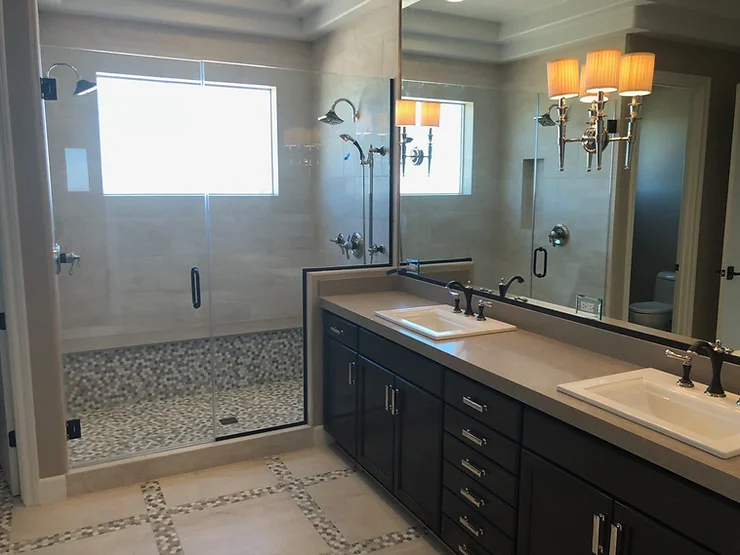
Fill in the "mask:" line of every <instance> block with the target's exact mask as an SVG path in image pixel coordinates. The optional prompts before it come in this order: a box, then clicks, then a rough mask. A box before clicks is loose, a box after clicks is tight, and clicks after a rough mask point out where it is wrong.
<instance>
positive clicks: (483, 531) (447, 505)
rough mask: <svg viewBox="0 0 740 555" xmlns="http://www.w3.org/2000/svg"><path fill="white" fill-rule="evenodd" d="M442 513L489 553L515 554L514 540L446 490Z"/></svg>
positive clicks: (444, 491) (443, 494) (443, 495)
mask: <svg viewBox="0 0 740 555" xmlns="http://www.w3.org/2000/svg"><path fill="white" fill-rule="evenodd" d="M442 512H443V513H444V514H446V515H447V516H448V517H449V518H450V519H451V520H452V522H454V523H455V524H457V525H458V526H459V527H460V529H461V530H462V531H463V532H465V533H466V534H467V535H468V536H469V537H470V538H472V539H474V540H475V541H477V542H478V543H480V544H481V545H482V546H483V547H484V548H485V549H487V550H488V551H490V552H492V553H496V555H513V554H514V545H515V544H514V540H512V539H511V538H509V537H508V536H507V535H506V534H504V533H503V532H502V531H501V530H499V529H498V528H496V527H495V526H494V525H493V524H491V523H490V522H488V521H487V520H486V519H485V518H483V517H482V516H480V514H479V513H477V512H476V511H475V510H474V509H472V508H471V507H469V506H468V505H466V504H465V502H463V500H462V499H460V498H458V497H457V496H456V495H455V494H454V493H452V492H451V491H450V490H448V489H446V488H445V489H444V490H443V491H442Z"/></svg>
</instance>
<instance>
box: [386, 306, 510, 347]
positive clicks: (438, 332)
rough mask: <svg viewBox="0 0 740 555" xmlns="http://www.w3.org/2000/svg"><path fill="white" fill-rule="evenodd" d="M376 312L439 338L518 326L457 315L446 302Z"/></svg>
mask: <svg viewBox="0 0 740 555" xmlns="http://www.w3.org/2000/svg"><path fill="white" fill-rule="evenodd" d="M375 315H376V316H378V317H380V318H383V319H384V320H388V321H390V322H393V323H394V324H398V325H399V326H402V327H404V328H406V329H409V330H412V331H415V332H417V333H420V334H422V335H425V336H426V337H429V338H431V339H434V340H437V341H440V340H443V339H457V338H460V337H471V336H474V335H487V334H489V333H502V332H505V331H515V330H516V326H512V325H511V324H506V323H504V322H499V321H498V320H493V319H491V318H486V320H485V321H484V322H479V321H478V320H476V319H475V318H474V317H468V316H464V315H463V314H455V313H454V312H452V307H451V306H447V305H436V306H421V307H417V308H400V309H397V310H378V311H376V312H375Z"/></svg>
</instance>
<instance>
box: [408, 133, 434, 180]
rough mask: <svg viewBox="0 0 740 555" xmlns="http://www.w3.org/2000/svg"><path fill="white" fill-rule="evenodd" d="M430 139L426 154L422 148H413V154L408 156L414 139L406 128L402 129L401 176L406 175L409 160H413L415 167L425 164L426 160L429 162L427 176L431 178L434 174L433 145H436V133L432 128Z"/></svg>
mask: <svg viewBox="0 0 740 555" xmlns="http://www.w3.org/2000/svg"><path fill="white" fill-rule="evenodd" d="M428 139H429V143H428V145H427V152H426V153H424V151H423V150H422V149H420V148H413V149H411V154H408V145H409V143H411V142H412V141H413V140H414V139H413V138H412V137H409V136H408V133H407V132H406V127H405V126H404V127H402V128H401V174H402V175H406V159H407V158H409V159H411V163H412V164H413V165H414V166H421V165H422V164H423V163H424V160H426V161H427V176H430V175H431V174H432V150H433V144H434V131H433V129H432V128H431V127H430V128H429V135H428Z"/></svg>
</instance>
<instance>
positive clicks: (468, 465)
mask: <svg viewBox="0 0 740 555" xmlns="http://www.w3.org/2000/svg"><path fill="white" fill-rule="evenodd" d="M460 464H461V465H462V467H463V468H464V469H465V470H467V471H468V472H470V473H471V474H474V475H475V476H477V477H478V478H483V476H485V475H486V471H485V470H483V469H482V468H477V467H476V466H474V465H473V464H472V463H471V462H470V461H469V460H468V459H461V460H460Z"/></svg>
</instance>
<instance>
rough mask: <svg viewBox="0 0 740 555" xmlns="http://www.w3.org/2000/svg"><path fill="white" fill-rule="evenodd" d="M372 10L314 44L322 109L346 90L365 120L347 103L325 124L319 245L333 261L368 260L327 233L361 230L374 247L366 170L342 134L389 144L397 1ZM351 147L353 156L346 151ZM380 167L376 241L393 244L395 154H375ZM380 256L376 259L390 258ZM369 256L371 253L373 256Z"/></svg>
mask: <svg viewBox="0 0 740 555" xmlns="http://www.w3.org/2000/svg"><path fill="white" fill-rule="evenodd" d="M374 4H375V5H374V7H373V11H372V12H370V13H366V14H364V15H363V16H362V17H361V18H359V19H357V20H355V21H354V22H352V23H349V24H347V25H345V26H343V27H340V28H338V29H336V30H334V31H333V32H331V33H330V34H328V35H326V36H325V37H323V38H321V39H319V40H318V41H317V42H316V43H315V45H314V67H315V68H316V69H317V70H319V71H320V72H321V77H320V79H319V83H318V86H317V94H316V104H315V106H316V108H315V110H314V111H315V112H316V114H317V115H320V114H324V113H325V112H326V111H327V110H328V109H329V108H330V107H331V105H332V103H333V102H334V101H335V100H336V99H337V98H340V97H345V98H348V99H350V100H351V101H352V102H353V103H354V104H355V106H356V107H357V109H358V111H359V112H360V119H359V121H357V122H352V119H351V109H350V108H349V106H348V105H346V104H345V103H342V104H340V105H339V106H338V107H337V113H338V114H339V116H340V117H341V118H342V119H344V120H345V123H343V124H341V125H337V126H327V125H320V126H319V129H318V138H319V142H320V144H321V151H320V155H319V161H318V162H319V163H318V167H317V168H316V172H315V183H316V184H317V186H316V197H315V203H316V213H317V215H318V218H317V234H318V245H319V248H320V250H321V252H322V255H323V256H322V258H323V259H324V260H326V261H328V263H329V264H331V265H337V266H341V265H349V264H361V263H362V262H363V259H362V258H360V259H357V258H351V259H350V260H347V259H346V258H345V257H343V256H342V253H341V251H340V249H339V247H338V246H336V245H334V244H332V243H329V238H332V237H336V236H337V234H338V233H343V234H344V235H345V236H346V235H348V234H352V233H354V232H361V233H362V234H363V235H364V237H365V238H366V240H367V241H368V246H369V222H368V221H366V222H365V224H364V226H363V218H362V214H363V187H362V183H363V177H362V176H363V169H362V168H361V166H360V164H359V155H358V153H357V150H356V149H355V147H354V146H353V145H352V144H350V143H345V142H343V141H342V140H341V139H339V135H340V134H342V133H346V134H349V135H352V136H353V137H355V139H357V141H358V142H359V143H360V145H361V146H362V148H363V150H364V151H365V154H367V152H368V150H369V148H370V146H371V145H372V146H375V147H380V146H386V147H390V139H391V137H390V136H389V132H390V96H391V89H390V79H393V78H395V77H396V76H397V74H398V48H399V45H398V40H399V39H398V37H399V28H398V26H399V8H400V6H399V2H398V0H376V2H375V3H374ZM347 154H349V155H350V157H349V159H348V160H345V159H344V158H345V156H346V155H347ZM375 160H376V164H375V171H374V180H375V187H374V193H375V194H374V200H373V206H374V214H375V216H374V218H373V223H374V226H373V227H374V233H373V241H374V242H375V243H376V244H382V245H384V246H385V247H386V249H388V248H389V236H388V234H389V204H390V198H389V194H390V180H391V177H390V176H391V171H390V157H389V156H385V157H376V159H375ZM365 175H366V177H365V183H366V186H365V187H366V188H365V191H366V193H365V195H364V198H365V210H366V211H367V208H368V207H369V198H368V193H369V179H370V176H369V168H365ZM387 261H388V255H379V256H378V257H377V258H376V259H375V262H376V263H378V262H387ZM368 262H369V259H368Z"/></svg>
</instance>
